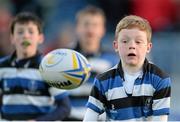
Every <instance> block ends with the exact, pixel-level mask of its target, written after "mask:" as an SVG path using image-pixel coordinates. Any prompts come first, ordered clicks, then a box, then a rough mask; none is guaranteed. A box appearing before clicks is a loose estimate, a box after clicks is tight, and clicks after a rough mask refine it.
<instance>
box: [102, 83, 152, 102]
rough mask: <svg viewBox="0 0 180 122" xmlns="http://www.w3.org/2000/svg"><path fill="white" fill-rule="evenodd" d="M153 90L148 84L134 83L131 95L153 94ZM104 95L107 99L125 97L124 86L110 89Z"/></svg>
mask: <svg viewBox="0 0 180 122" xmlns="http://www.w3.org/2000/svg"><path fill="white" fill-rule="evenodd" d="M154 91H155V89H154V88H153V87H152V85H150V84H142V85H135V86H134V88H133V96H153V93H154ZM105 95H106V97H107V100H113V99H119V98H125V97H127V95H126V92H125V90H124V87H117V88H113V89H110V90H108V91H107V92H106V93H105Z"/></svg>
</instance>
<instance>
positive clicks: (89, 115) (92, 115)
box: [83, 108, 99, 122]
mask: <svg viewBox="0 0 180 122" xmlns="http://www.w3.org/2000/svg"><path fill="white" fill-rule="evenodd" d="M98 117H99V113H97V112H95V111H93V110H92V109H89V108H87V110H86V114H85V116H84V120H83V121H84V122H86V121H97V120H98Z"/></svg>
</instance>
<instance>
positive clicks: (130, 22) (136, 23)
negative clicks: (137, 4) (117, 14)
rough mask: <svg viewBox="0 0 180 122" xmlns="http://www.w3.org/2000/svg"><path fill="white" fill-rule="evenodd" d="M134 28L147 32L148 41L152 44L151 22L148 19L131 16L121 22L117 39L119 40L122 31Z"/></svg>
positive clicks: (118, 25)
mask: <svg viewBox="0 0 180 122" xmlns="http://www.w3.org/2000/svg"><path fill="white" fill-rule="evenodd" d="M134 27H137V28H139V29H140V30H143V31H146V34H147V40H148V42H151V35H152V30H151V26H150V24H149V22H148V21H147V20H146V19H144V18H142V17H139V16H135V15H129V16H126V17H124V18H123V19H121V20H120V22H119V23H118V24H117V26H116V32H115V39H117V37H118V33H119V32H120V31H121V30H122V29H131V28H134Z"/></svg>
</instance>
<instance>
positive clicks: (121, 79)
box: [84, 15, 171, 121]
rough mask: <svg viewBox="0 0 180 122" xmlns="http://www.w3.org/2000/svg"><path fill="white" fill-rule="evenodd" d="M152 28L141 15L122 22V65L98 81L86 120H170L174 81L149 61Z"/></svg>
mask: <svg viewBox="0 0 180 122" xmlns="http://www.w3.org/2000/svg"><path fill="white" fill-rule="evenodd" d="M151 34H152V32H151V27H150V25H149V23H148V21H147V20H145V19H144V18H141V17H139V16H134V15H130V16H126V17H124V18H123V19H122V20H120V22H119V23H118V25H117V27H116V32H115V41H114V42H113V45H114V49H115V51H116V52H117V53H118V54H119V56H120V61H119V64H117V65H116V66H115V67H113V68H112V69H110V70H108V71H106V72H104V73H102V74H100V75H98V76H97V77H96V79H95V80H94V86H93V88H92V91H91V94H90V96H89V100H88V103H87V107H88V108H87V112H86V114H85V117H84V121H89V120H98V117H99V115H100V114H102V113H103V112H105V113H106V116H107V117H106V120H133V121H134V120H135V121H136V120H140V121H145V120H147V121H167V119H168V114H169V109H170V88H171V80H170V77H169V76H168V75H166V74H165V73H164V72H163V71H162V70H161V69H159V68H158V67H157V66H156V65H154V64H152V63H150V62H149V61H148V60H147V59H146V55H147V53H149V52H150V50H151V47H152V43H151Z"/></svg>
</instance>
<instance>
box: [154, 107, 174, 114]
mask: <svg viewBox="0 0 180 122" xmlns="http://www.w3.org/2000/svg"><path fill="white" fill-rule="evenodd" d="M169 111H170V110H169V108H163V109H159V110H154V111H153V115H154V116H159V115H168V114H169Z"/></svg>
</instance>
